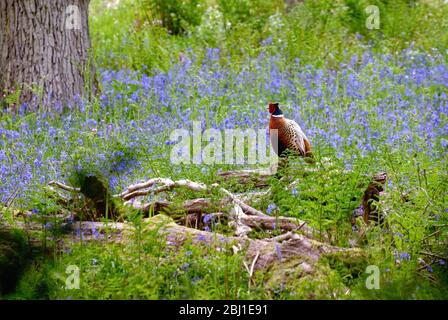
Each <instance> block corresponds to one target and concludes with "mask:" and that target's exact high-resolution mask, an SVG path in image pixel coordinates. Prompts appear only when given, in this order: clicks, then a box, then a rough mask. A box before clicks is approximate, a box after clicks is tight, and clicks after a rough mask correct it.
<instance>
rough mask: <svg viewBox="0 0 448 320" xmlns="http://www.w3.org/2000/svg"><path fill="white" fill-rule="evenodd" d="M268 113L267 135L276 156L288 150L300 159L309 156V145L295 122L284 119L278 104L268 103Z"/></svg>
mask: <svg viewBox="0 0 448 320" xmlns="http://www.w3.org/2000/svg"><path fill="white" fill-rule="evenodd" d="M269 112H270V113H271V118H270V120H269V135H270V139H271V144H272V146H273V148H274V150H275V151H276V152H277V154H278V155H279V156H281V155H283V154H284V152H285V151H286V150H289V151H291V152H293V153H296V154H297V155H299V156H302V157H309V156H311V155H312V153H311V144H310V142H309V140H308V138H307V137H306V135H305V133H304V132H303V131H302V128H300V126H299V125H298V124H297V122H295V121H294V120H290V119H286V118H285V117H284V116H283V113H282V111H281V110H280V108H279V106H278V103H270V104H269Z"/></svg>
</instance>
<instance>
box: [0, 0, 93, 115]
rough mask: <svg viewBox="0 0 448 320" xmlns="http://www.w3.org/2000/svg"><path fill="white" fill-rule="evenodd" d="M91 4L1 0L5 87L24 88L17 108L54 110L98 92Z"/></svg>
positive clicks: (0, 58)
mask: <svg viewBox="0 0 448 320" xmlns="http://www.w3.org/2000/svg"><path fill="white" fill-rule="evenodd" d="M88 6H89V0H52V1H48V0H2V1H0V91H3V94H6V95H8V94H10V93H11V92H12V91H14V90H16V89H18V90H20V100H19V101H17V102H16V104H15V107H17V106H18V104H19V103H20V104H22V103H25V104H26V107H27V109H29V110H35V109H36V108H38V107H39V108H42V107H45V108H48V107H49V106H53V107H52V108H53V110H54V109H58V108H61V107H62V106H63V105H67V104H68V103H69V102H70V101H73V99H74V98H75V97H88V96H89V95H91V94H92V93H95V91H96V86H95V83H94V81H93V80H94V79H95V77H94V74H95V70H94V65H93V63H92V60H91V59H89V51H90V38H89V25H88ZM13 107H14V106H13Z"/></svg>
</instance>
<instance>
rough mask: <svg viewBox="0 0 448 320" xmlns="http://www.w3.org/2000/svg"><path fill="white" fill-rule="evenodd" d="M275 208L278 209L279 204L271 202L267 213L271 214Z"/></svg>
mask: <svg viewBox="0 0 448 320" xmlns="http://www.w3.org/2000/svg"><path fill="white" fill-rule="evenodd" d="M275 209H277V206H276V205H275V204H273V203H271V204H269V205H268V208H267V209H266V213H267V214H271V213H272V211H274V210H275Z"/></svg>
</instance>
